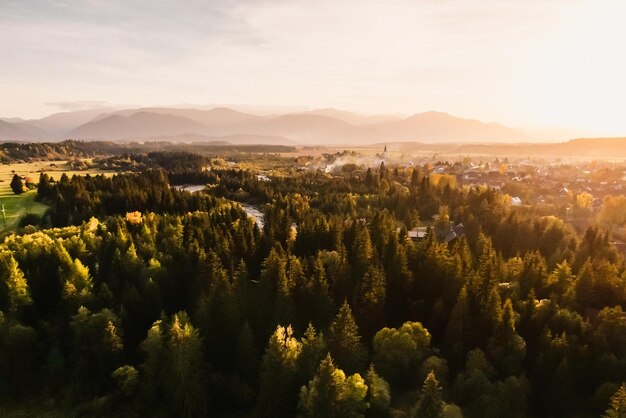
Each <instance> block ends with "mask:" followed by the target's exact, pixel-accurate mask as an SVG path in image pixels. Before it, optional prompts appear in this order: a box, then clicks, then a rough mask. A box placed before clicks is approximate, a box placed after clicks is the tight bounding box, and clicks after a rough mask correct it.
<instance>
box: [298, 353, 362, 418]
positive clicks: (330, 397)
mask: <svg viewBox="0 0 626 418" xmlns="http://www.w3.org/2000/svg"><path fill="white" fill-rule="evenodd" d="M367 389H368V388H367V385H366V384H365V381H364V380H363V378H362V377H361V376H360V375H359V374H354V375H352V376H350V377H346V375H345V373H344V372H343V370H341V369H338V368H336V367H335V365H334V363H333V360H332V358H331V356H330V354H327V355H326V358H325V359H324V360H322V362H321V363H320V366H319V369H318V371H317V373H316V374H315V377H314V378H313V379H312V380H311V381H309V384H308V385H306V386H303V387H302V389H301V390H300V401H299V403H298V409H299V410H300V416H302V417H310V418H317V417H328V418H344V417H347V418H359V417H363V416H364V412H365V410H366V408H367V403H366V402H365V397H366V395H367Z"/></svg>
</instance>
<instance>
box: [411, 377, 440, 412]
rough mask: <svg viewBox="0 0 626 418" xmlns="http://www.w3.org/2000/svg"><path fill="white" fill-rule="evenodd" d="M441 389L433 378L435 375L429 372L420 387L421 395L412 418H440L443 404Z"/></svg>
mask: <svg viewBox="0 0 626 418" xmlns="http://www.w3.org/2000/svg"><path fill="white" fill-rule="evenodd" d="M442 397H443V395H442V393H441V387H440V386H439V382H438V381H437V378H436V377H435V373H433V372H430V373H429V374H428V376H427V377H426V380H425V381H424V385H423V386H422V393H421V395H420V399H419V401H418V403H417V406H416V408H415V411H414V412H413V417H414V418H441V417H443V406H444V402H443V399H442Z"/></svg>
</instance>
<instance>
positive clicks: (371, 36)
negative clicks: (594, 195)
mask: <svg viewBox="0 0 626 418" xmlns="http://www.w3.org/2000/svg"><path fill="white" fill-rule="evenodd" d="M625 18H626V2H624V1H621V0H584V1H583V0H471V1H470V0H386V1H370V0H358V1H355V0H352V1H342V0H305V1H300V0H290V1H282V0H250V1H245V0H239V1H234V0H185V1H182V0H178V1H170V0H149V1H147V0H146V1H138V0H64V1H61V0H58V1H55V0H48V1H45V0H0V53H1V56H0V57H1V58H0V116H3V117H24V118H35V117H41V116H45V115H47V114H50V113H53V112H58V111H63V110H76V109H81V108H86V107H94V106H107V105H109V104H113V105H117V106H129V105H132V106H149V105H181V104H185V105H194V106H195V105H197V106H200V105H207V104H242V105H244V104H245V105H272V106H281V107H285V108H290V107H293V108H300V109H301V108H323V107H335V108H340V109H346V110H352V111H356V112H361V113H369V114H375V113H399V114H405V115H411V114H414V113H419V112H424V111H429V110H437V111H444V112H448V113H451V114H454V115H457V116H462V117H469V118H475V119H479V120H482V121H486V122H492V121H496V122H500V123H503V124H507V125H509V126H515V127H533V128H539V127H559V128H567V129H572V130H580V131H593V132H594V133H597V134H603V135H623V136H626V106H624V105H623V102H624V98H625V97H626V82H625V77H626V54H624V53H623V49H624V47H623V43H624V40H626V25H624V24H623V21H624V20H626V19H625Z"/></svg>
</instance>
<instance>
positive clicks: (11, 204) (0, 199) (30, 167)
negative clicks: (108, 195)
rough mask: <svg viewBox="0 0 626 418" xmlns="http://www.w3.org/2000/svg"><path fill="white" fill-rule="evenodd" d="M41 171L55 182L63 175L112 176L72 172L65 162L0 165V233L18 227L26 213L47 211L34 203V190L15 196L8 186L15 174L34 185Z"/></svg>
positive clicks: (101, 172) (40, 204) (94, 170)
mask: <svg viewBox="0 0 626 418" xmlns="http://www.w3.org/2000/svg"><path fill="white" fill-rule="evenodd" d="M41 171H45V172H46V173H48V175H49V176H50V177H51V178H53V179H55V180H58V179H59V178H60V177H61V176H62V175H63V173H65V174H67V175H68V176H70V177H71V176H73V175H74V174H77V175H86V174H91V175H95V174H105V175H113V174H114V172H112V171H101V170H97V169H91V170H80V171H77V170H72V169H71V168H70V167H69V166H68V165H67V162H66V161H53V162H51V161H40V162H34V163H19V164H3V165H0V211H1V210H2V205H4V211H5V214H4V218H3V217H2V213H1V212H0V231H4V230H7V229H13V228H15V227H16V226H17V225H18V223H19V220H20V218H21V217H22V216H23V215H25V214H27V213H33V214H36V215H40V216H41V215H43V214H44V213H45V211H46V209H48V206H47V205H45V204H43V203H40V202H37V201H35V197H37V191H36V190H30V191H28V192H26V193H22V194H20V195H16V194H15V193H13V191H12V190H11V186H10V184H11V179H12V178H13V174H14V173H17V174H19V175H20V176H22V177H28V178H30V179H32V181H33V182H35V183H36V182H38V181H39V174H40V173H41ZM5 219H6V223H5Z"/></svg>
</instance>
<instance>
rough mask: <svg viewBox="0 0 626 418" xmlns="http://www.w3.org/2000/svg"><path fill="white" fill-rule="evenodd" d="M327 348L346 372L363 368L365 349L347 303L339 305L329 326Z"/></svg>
mask: <svg viewBox="0 0 626 418" xmlns="http://www.w3.org/2000/svg"><path fill="white" fill-rule="evenodd" d="M328 348H329V350H330V353H331V354H332V356H333V358H335V359H336V360H337V364H338V365H339V367H341V368H342V369H344V370H346V371H347V372H349V373H353V372H356V371H358V370H360V369H361V367H362V366H363V361H364V360H365V354H366V352H365V347H364V346H363V344H362V343H361V336H360V335H359V328H358V327H357V325H356V322H355V320H354V317H353V316H352V310H351V309H350V305H348V303H347V302H344V303H343V305H341V308H339V312H338V313H337V316H336V317H335V320H334V321H333V323H332V324H331V326H330V332H329V335H328Z"/></svg>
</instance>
